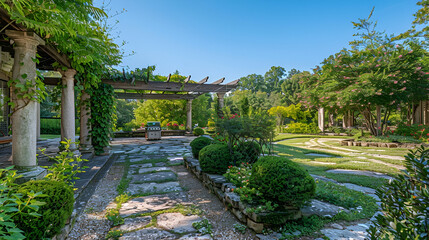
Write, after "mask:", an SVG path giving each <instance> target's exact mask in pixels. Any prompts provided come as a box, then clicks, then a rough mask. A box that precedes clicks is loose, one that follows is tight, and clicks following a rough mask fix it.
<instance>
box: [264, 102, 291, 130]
mask: <svg viewBox="0 0 429 240" xmlns="http://www.w3.org/2000/svg"><path fill="white" fill-rule="evenodd" d="M268 114H270V115H271V116H275V117H276V125H277V127H278V128H279V131H280V127H281V126H282V125H283V123H284V121H285V118H286V117H287V109H286V107H283V106H277V107H272V108H270V109H269V110H268Z"/></svg>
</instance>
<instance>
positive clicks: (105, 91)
mask: <svg viewBox="0 0 429 240" xmlns="http://www.w3.org/2000/svg"><path fill="white" fill-rule="evenodd" d="M88 93H89V95H90V96H91V118H90V120H89V121H90V124H91V128H92V129H91V132H90V134H91V139H92V146H93V147H94V150H95V154H97V155H99V154H101V153H103V152H104V147H107V146H109V141H110V134H111V133H112V129H113V124H114V115H115V111H116V108H115V97H114V91H113V87H112V86H111V85H108V84H104V83H101V84H99V85H98V87H97V88H96V87H93V88H92V89H90V90H89V91H88Z"/></svg>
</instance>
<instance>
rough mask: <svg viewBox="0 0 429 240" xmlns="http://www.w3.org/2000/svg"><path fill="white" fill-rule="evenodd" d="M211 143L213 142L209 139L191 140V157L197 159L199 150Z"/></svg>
mask: <svg viewBox="0 0 429 240" xmlns="http://www.w3.org/2000/svg"><path fill="white" fill-rule="evenodd" d="M212 142H213V141H212V140H211V139H210V138H206V137H198V138H195V139H194V140H192V142H191V148H192V155H194V158H196V159H198V157H199V153H200V151H201V149H203V148H204V147H205V146H208V145H210V144H212Z"/></svg>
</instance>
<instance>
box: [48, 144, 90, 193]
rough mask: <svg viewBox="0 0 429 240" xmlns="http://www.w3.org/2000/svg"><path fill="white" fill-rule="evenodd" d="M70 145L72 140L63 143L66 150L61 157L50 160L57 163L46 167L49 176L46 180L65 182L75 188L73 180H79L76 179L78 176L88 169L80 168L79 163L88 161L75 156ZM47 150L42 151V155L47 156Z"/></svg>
mask: <svg viewBox="0 0 429 240" xmlns="http://www.w3.org/2000/svg"><path fill="white" fill-rule="evenodd" d="M70 143H71V141H70V140H67V141H61V144H62V145H63V147H64V150H62V151H61V152H60V153H59V155H56V156H55V157H51V158H50V160H53V161H55V162H56V163H54V164H52V165H51V166H49V167H45V168H46V169H47V170H48V174H47V175H46V177H45V178H47V179H49V180H54V181H64V182H66V183H67V184H69V185H70V186H73V185H74V181H73V180H76V179H79V178H78V177H76V174H78V173H81V172H84V171H82V170H81V169H83V168H87V167H86V166H84V167H80V166H79V164H78V163H80V162H82V161H88V160H86V159H82V158H81V156H80V155H79V156H75V155H74V152H72V151H71V150H70ZM45 150H46V149H42V150H41V151H42V154H45Z"/></svg>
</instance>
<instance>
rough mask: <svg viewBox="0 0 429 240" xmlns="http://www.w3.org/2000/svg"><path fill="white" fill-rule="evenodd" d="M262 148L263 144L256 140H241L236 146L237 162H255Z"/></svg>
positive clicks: (235, 156) (235, 155)
mask: <svg viewBox="0 0 429 240" xmlns="http://www.w3.org/2000/svg"><path fill="white" fill-rule="evenodd" d="M261 150H262V149H261V146H260V145H259V144H258V143H257V142H255V141H248V142H241V143H240V144H239V145H237V146H235V148H234V152H235V153H236V154H234V158H235V162H236V163H240V162H244V163H246V162H247V163H254V162H256V160H258V158H259V155H261Z"/></svg>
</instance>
